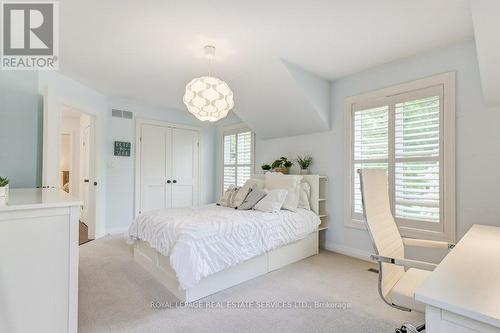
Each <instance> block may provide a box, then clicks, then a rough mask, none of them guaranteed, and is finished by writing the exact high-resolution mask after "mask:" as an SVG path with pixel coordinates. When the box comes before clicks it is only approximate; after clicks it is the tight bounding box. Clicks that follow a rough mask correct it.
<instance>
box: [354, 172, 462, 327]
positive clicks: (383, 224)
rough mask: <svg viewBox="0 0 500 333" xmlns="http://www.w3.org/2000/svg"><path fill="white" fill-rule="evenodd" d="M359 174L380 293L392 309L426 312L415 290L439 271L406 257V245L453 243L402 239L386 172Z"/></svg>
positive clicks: (445, 245) (443, 246)
mask: <svg viewBox="0 0 500 333" xmlns="http://www.w3.org/2000/svg"><path fill="white" fill-rule="evenodd" d="M358 173H359V175H360V185H361V199H362V203H363V215H364V218H365V221H366V225H367V230H368V234H369V235H370V239H371V241H372V244H373V248H374V250H375V254H372V255H371V259H372V260H373V261H375V262H377V263H378V265H379V279H378V291H379V295H380V297H381V298H382V300H383V301H384V302H385V303H386V304H388V305H389V306H391V307H393V308H396V309H398V310H402V311H408V312H411V311H416V312H421V313H424V312H425V305H424V304H423V303H420V302H418V301H417V300H415V291H416V290H417V289H418V287H419V286H420V285H421V284H422V282H423V281H424V280H425V279H426V278H427V277H428V276H429V275H430V274H431V271H433V270H434V269H435V268H436V265H435V264H432V263H428V262H423V261H418V260H411V259H407V258H405V249H404V247H405V245H406V246H416V247H426V248H435V249H452V248H453V247H454V244H451V243H447V242H439V241H431V240H424V239H412V238H403V237H401V234H400V233H399V229H398V226H397V224H396V221H395V220H394V216H393V215H392V211H391V206H390V199H389V190H388V182H387V176H386V172H385V171H384V170H380V169H379V170H374V169H364V170H359V171H358ZM424 330H425V325H420V326H413V325H411V324H408V323H405V324H404V325H402V326H401V327H400V328H398V329H396V331H395V332H396V333H407V332H412V333H416V332H423V331H424Z"/></svg>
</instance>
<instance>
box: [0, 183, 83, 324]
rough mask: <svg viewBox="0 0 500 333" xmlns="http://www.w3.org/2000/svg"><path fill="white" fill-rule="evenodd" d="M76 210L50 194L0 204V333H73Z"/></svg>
mask: <svg viewBox="0 0 500 333" xmlns="http://www.w3.org/2000/svg"><path fill="white" fill-rule="evenodd" d="M80 205H81V203H80V202H79V201H78V200H75V199H74V198H72V197H70V196H69V195H68V194H67V193H65V192H62V191H60V190H55V189H11V190H10V196H9V201H8V203H5V202H4V203H2V204H0V332H9V333H24V332H40V333H76V331H77V324H78V320H77V319H78V219H79V216H80Z"/></svg>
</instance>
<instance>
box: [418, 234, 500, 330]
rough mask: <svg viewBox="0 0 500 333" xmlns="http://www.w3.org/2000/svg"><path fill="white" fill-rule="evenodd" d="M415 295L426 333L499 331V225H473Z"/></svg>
mask: <svg viewBox="0 0 500 333" xmlns="http://www.w3.org/2000/svg"><path fill="white" fill-rule="evenodd" d="M415 298H416V299H417V300H418V301H421V302H423V303H425V304H426V308H425V322H426V332H427V333H435V332H439V333H446V332H453V333H465V332H500V228H498V227H490V226H483V225H474V226H473V227H472V228H471V229H470V230H469V231H468V232H467V234H465V236H464V237H463V238H462V239H461V240H460V242H459V243H458V244H457V246H456V247H455V248H454V249H453V250H452V251H451V252H450V253H449V254H448V255H447V256H446V258H445V259H444V260H443V261H442V262H441V263H440V264H439V265H438V267H437V268H436V270H435V271H434V272H432V274H431V275H430V276H429V277H428V278H427V279H426V280H425V281H424V283H423V284H422V285H421V286H420V288H418V289H417V292H416V293H415Z"/></svg>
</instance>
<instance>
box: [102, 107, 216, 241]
mask: <svg viewBox="0 0 500 333" xmlns="http://www.w3.org/2000/svg"><path fill="white" fill-rule="evenodd" d="M109 104H110V109H109V110H108V113H107V114H108V117H109V127H108V143H107V160H108V193H107V205H108V213H107V222H106V228H107V230H108V232H114V231H122V230H124V229H126V228H127V227H128V226H129V225H130V223H131V222H132V220H133V218H134V188H135V183H134V179H135V162H134V156H135V121H136V119H137V118H143V119H153V120H161V121H165V122H171V123H176V124H184V125H189V126H195V127H200V128H201V135H202V137H201V140H200V145H201V146H200V152H201V161H200V166H201V168H200V177H201V178H200V181H201V198H200V200H201V202H200V203H201V204H206V203H211V202H214V193H215V179H214V174H215V126H214V125H213V124H211V123H208V122H201V121H199V120H197V119H196V118H195V117H194V116H193V115H191V114H190V113H188V112H187V110H178V109H172V108H162V107H152V106H145V105H141V104H139V103H134V102H130V101H123V100H113V99H112V100H111V101H110V103H109ZM113 108H115V109H119V110H125V111H131V112H133V114H134V119H133V120H129V119H121V118H114V117H111V109H113ZM114 141H126V142H131V143H132V151H131V156H130V157H120V156H113V142H114Z"/></svg>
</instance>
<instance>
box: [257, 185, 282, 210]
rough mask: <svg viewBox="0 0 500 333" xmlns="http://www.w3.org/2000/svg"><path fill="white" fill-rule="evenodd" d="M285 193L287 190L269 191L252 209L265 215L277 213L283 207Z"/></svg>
mask: <svg viewBox="0 0 500 333" xmlns="http://www.w3.org/2000/svg"><path fill="white" fill-rule="evenodd" d="M287 193H288V191H287V190H271V191H269V192H268V193H267V195H266V196H265V197H264V198H263V199H262V200H260V201H259V202H257V204H256V205H255V206H254V207H253V209H255V210H259V211H261V212H266V213H277V212H279V211H280V209H281V206H283V203H284V202H285V199H286V195H287Z"/></svg>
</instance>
